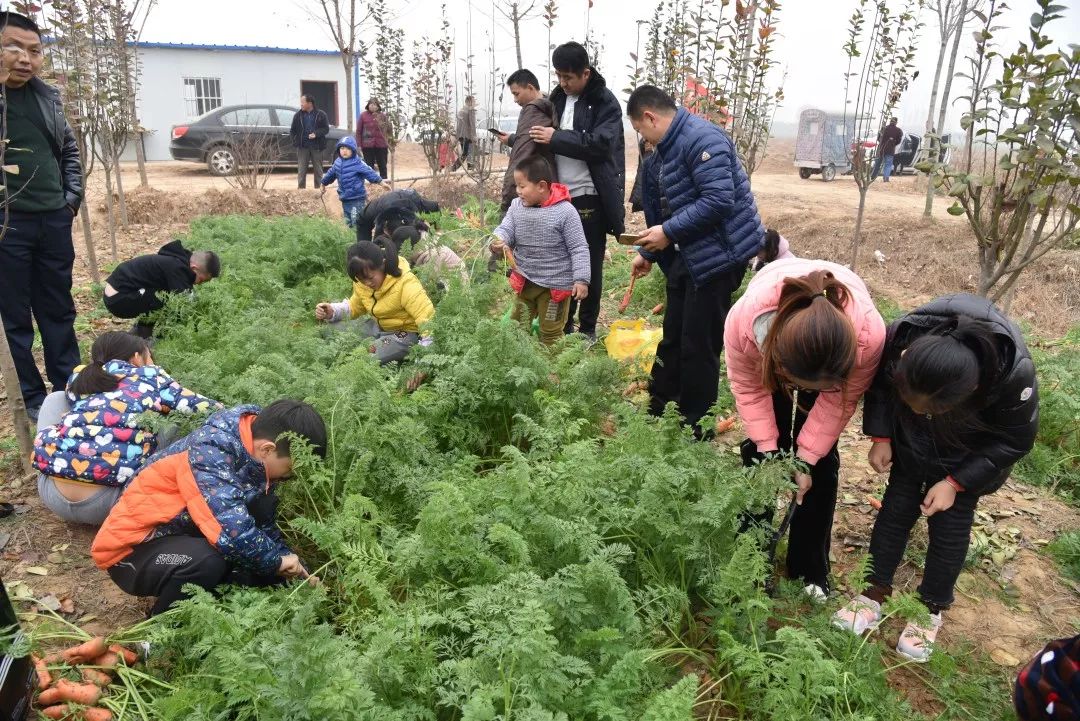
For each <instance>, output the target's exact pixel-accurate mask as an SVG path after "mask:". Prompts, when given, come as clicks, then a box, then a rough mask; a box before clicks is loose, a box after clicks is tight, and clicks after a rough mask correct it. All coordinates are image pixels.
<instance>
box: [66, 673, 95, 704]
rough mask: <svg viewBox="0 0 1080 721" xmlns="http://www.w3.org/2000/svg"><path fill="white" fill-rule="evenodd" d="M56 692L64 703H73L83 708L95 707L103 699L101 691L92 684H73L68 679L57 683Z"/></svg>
mask: <svg viewBox="0 0 1080 721" xmlns="http://www.w3.org/2000/svg"><path fill="white" fill-rule="evenodd" d="M56 690H57V691H59V692H60V698H62V699H63V700H64V701H73V702H75V703H78V704H82V705H83V706H93V705H94V704H96V703H97V702H98V699H100V698H101V689H100V688H98V687H97V686H95V685H94V684H92V683H72V682H71V681H68V680H67V679H66V678H62V679H60V680H59V681H57V682H56Z"/></svg>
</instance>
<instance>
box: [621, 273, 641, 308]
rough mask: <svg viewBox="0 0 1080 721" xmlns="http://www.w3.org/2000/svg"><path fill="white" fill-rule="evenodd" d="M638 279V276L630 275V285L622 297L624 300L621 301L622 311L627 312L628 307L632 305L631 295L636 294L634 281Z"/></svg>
mask: <svg viewBox="0 0 1080 721" xmlns="http://www.w3.org/2000/svg"><path fill="white" fill-rule="evenodd" d="M636 280H637V277H636V276H633V275H632V276H630V287H629V288H627V289H626V295H624V296H623V297H622V302H621V303H619V312H620V313H625V312H626V309H627V308H629V307H630V296H632V295H633V294H634V281H636Z"/></svg>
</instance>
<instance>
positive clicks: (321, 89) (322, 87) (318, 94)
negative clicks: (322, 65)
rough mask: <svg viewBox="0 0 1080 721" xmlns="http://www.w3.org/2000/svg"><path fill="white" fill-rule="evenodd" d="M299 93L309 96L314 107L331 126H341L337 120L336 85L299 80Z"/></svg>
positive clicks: (320, 81) (319, 81) (318, 81)
mask: <svg viewBox="0 0 1080 721" xmlns="http://www.w3.org/2000/svg"><path fill="white" fill-rule="evenodd" d="M300 93H301V94H302V95H310V96H311V97H312V98H313V99H314V100H315V107H316V108H318V109H319V110H322V111H323V112H324V113H326V117H327V118H329V119H330V124H331V125H337V126H340V125H341V123H340V122H339V120H338V103H337V83H332V82H326V81H322V80H301V81H300Z"/></svg>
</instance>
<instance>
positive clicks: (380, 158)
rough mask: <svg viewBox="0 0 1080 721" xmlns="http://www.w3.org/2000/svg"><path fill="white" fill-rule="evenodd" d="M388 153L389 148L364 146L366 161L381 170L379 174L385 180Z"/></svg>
mask: <svg viewBox="0 0 1080 721" xmlns="http://www.w3.org/2000/svg"><path fill="white" fill-rule="evenodd" d="M387 154H388V149H387V148H364V162H365V163H367V164H368V165H370V166H371V167H372V168H376V167H377V169H378V171H379V175H381V176H382V178H383V180H386V178H387V177H389V176H387V174H386V156H387Z"/></svg>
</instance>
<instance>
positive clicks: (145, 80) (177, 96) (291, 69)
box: [125, 42, 360, 160]
mask: <svg viewBox="0 0 1080 721" xmlns="http://www.w3.org/2000/svg"><path fill="white" fill-rule="evenodd" d="M135 47H136V48H137V52H138V62H139V72H140V77H139V91H138V95H137V103H138V112H139V120H140V122H141V123H142V125H143V127H144V128H147V130H148V131H149V133H148V134H147V135H146V136H145V140H144V144H145V147H146V159H147V160H170V159H171V156H170V155H169V142H170V140H171V137H170V136H171V129H172V126H174V125H183V124H184V123H187V122H190V121H192V120H194V119H195V118H197V117H199V116H200V115H202V114H203V113H206V112H209V111H211V110H214V109H215V108H219V107H221V106H223V105H247V104H252V105H263V104H266V105H271V104H272V105H289V106H291V107H297V108H298V107H299V102H300V95H301V94H304V93H311V94H312V96H314V97H315V99H316V105H317V106H318V107H319V108H321V109H322V110H324V111H326V114H327V116H328V117H329V119H330V125H332V126H333V125H336V126H340V127H344V126H346V125H348V123H347V119H346V117H345V113H346V97H345V93H346V92H352V93H353V98H354V100H353V109H354V112H359V108H360V103H359V102H357V101H356V97H357V95H358V88H359V84H360V78H359V70H358V69H354V70H355V72H354V75H353V78H352V82H350V83H346V82H345V71H344V68H343V67H342V64H341V56H340V55H339V54H338V52H337V51H336V50H300V49H295V48H270V47H261V46H240V45H188V44H185V43H148V42H139V43H135ZM347 85H348V86H350V87H347ZM134 157H135V151H134V147H133V146H132V145H131V144H129V146H128V150H127V152H126V154H125V159H133V158H134Z"/></svg>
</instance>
